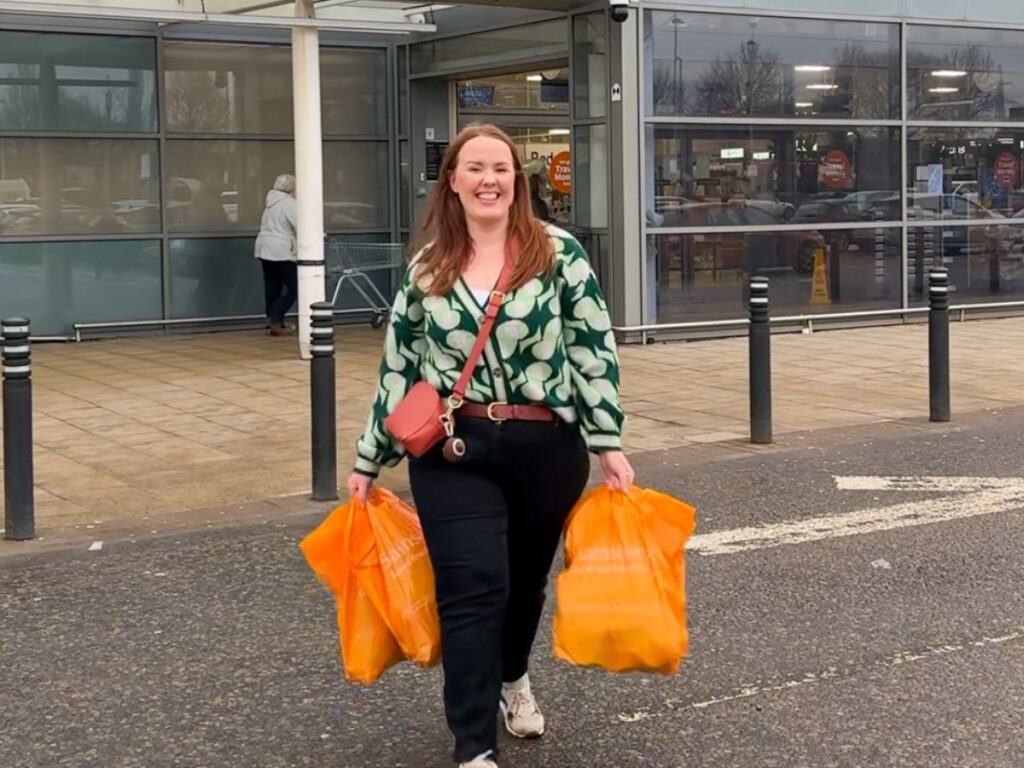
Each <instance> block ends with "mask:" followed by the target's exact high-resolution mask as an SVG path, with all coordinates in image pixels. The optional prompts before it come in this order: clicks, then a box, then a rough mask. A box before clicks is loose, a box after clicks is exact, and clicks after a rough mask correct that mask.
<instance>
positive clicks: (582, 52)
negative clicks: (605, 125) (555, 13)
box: [572, 11, 608, 118]
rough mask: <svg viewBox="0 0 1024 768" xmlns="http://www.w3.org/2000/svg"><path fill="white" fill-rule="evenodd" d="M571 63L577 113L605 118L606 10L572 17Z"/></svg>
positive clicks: (606, 86)
mask: <svg viewBox="0 0 1024 768" xmlns="http://www.w3.org/2000/svg"><path fill="white" fill-rule="evenodd" d="M572 64H573V85H574V94H575V96H574V100H575V102H576V104H575V109H576V113H575V116H576V117H577V118H593V117H604V116H605V99H606V97H607V94H608V78H607V74H606V68H607V66H608V18H607V17H606V16H605V14H604V12H603V11H602V12H599V13H587V14H583V15H582V16H577V17H575V19H574V20H573V38H572Z"/></svg>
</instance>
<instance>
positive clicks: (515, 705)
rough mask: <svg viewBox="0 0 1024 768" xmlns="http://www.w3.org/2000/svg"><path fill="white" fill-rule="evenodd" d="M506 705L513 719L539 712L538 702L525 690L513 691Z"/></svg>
mask: <svg viewBox="0 0 1024 768" xmlns="http://www.w3.org/2000/svg"><path fill="white" fill-rule="evenodd" d="M505 704H506V705H507V706H508V711H509V712H511V713H512V716H513V717H520V716H521V715H532V714H534V713H536V712H537V702H536V700H535V699H534V698H533V695H532V694H531V693H530V692H529V691H527V690H526V689H525V688H524V689H522V690H518V691H512V692H511V693H510V694H509V696H508V697H507V698H506V700H505Z"/></svg>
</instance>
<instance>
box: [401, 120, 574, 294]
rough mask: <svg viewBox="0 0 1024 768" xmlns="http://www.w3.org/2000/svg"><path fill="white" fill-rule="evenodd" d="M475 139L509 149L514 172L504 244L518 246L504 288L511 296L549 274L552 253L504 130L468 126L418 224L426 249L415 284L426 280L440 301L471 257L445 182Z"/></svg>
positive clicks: (460, 213) (457, 204) (462, 217)
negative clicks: (509, 243) (506, 285)
mask: <svg viewBox="0 0 1024 768" xmlns="http://www.w3.org/2000/svg"><path fill="white" fill-rule="evenodd" d="M478 136H487V137H490V138H492V139H498V140H499V141H502V142H504V143H505V144H507V145H508V148H509V151H510V152H511V153H512V163H513V167H514V169H515V186H514V190H515V192H514V195H513V200H512V206H511V207H510V208H509V212H508V238H509V239H510V240H511V241H513V242H516V243H517V244H518V246H519V249H518V255H517V257H516V263H515V267H514V268H513V270H512V279H511V281H510V285H509V288H510V289H512V290H514V289H516V288H519V287H521V286H523V285H524V284H526V283H527V282H529V281H530V280H532V279H533V278H535V277H537V276H538V275H547V274H550V272H551V270H552V268H553V267H554V250H553V248H552V246H551V242H550V240H549V238H548V236H547V233H546V232H545V230H544V227H543V226H542V225H541V223H540V222H539V221H538V220H537V219H536V218H534V216H533V208H532V207H531V205H530V190H529V188H528V186H527V182H526V175H525V173H524V172H523V164H522V162H521V161H520V159H519V153H518V152H516V147H515V144H513V143H512V139H510V138H509V137H508V134H506V133H505V132H504V131H503V130H501V129H500V128H497V127H496V126H493V125H486V124H482V123H473V124H471V125H467V126H466V127H465V128H464V129H462V131H460V132H459V135H458V136H456V137H455V140H454V141H453V142H452V143H451V145H450V146H449V147H448V151H447V152H445V155H444V162H443V163H442V164H441V171H440V173H439V174H438V182H437V185H436V186H435V187H434V192H433V196H432V197H431V200H430V206H429V208H428V209H427V215H426V217H425V218H424V220H423V234H422V237H421V242H423V241H425V242H427V243H429V246H428V247H426V248H425V249H424V250H423V251H422V252H421V254H420V256H419V260H418V261H417V266H416V275H417V279H419V278H420V277H426V278H428V280H429V288H428V289H427V290H428V292H429V293H430V294H431V295H432V296H440V295H443V294H445V293H447V292H448V291H450V290H451V289H452V287H453V286H454V285H455V283H456V281H457V280H458V279H459V276H460V275H461V274H462V272H463V270H464V269H465V268H466V265H467V264H468V263H469V259H470V256H471V255H472V252H473V242H472V240H471V239H470V237H469V230H468V229H467V227H466V213H465V210H464V209H463V207H462V201H460V200H459V196H458V195H456V194H453V192H452V190H451V187H450V179H451V177H452V174H453V173H454V171H455V167H456V166H457V165H458V162H459V153H460V152H461V151H462V148H463V147H464V146H465V145H466V142H468V141H470V140H471V139H475V138H477V137H478Z"/></svg>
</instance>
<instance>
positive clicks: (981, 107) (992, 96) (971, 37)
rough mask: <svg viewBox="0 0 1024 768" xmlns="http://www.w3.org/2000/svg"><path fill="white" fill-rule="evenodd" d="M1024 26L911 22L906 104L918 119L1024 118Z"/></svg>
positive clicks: (908, 45)
mask: <svg viewBox="0 0 1024 768" xmlns="http://www.w3.org/2000/svg"><path fill="white" fill-rule="evenodd" d="M1022 50H1024V31H1020V30H1001V29H967V28H958V27H919V26H910V27H908V30H907V109H908V114H909V116H910V118H911V119H918V120H965V121H971V120H1020V121H1022V122H1024V56H1021V51H1022Z"/></svg>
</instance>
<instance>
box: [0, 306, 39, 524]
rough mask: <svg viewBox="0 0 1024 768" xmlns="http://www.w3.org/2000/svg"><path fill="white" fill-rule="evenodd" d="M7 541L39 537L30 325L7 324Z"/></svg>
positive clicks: (15, 319) (15, 321)
mask: <svg viewBox="0 0 1024 768" xmlns="http://www.w3.org/2000/svg"><path fill="white" fill-rule="evenodd" d="M0 327H2V329H3V374H4V392H3V403H4V538H6V539H13V540H14V541H24V540H26V539H31V538H33V537H34V536H35V535H36V522H35V499H34V496H33V484H34V480H33V472H32V356H31V352H30V350H29V342H28V328H29V322H28V320H25V319H23V318H20V317H12V318H9V319H7V320H4V321H3V323H2V324H0Z"/></svg>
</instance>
